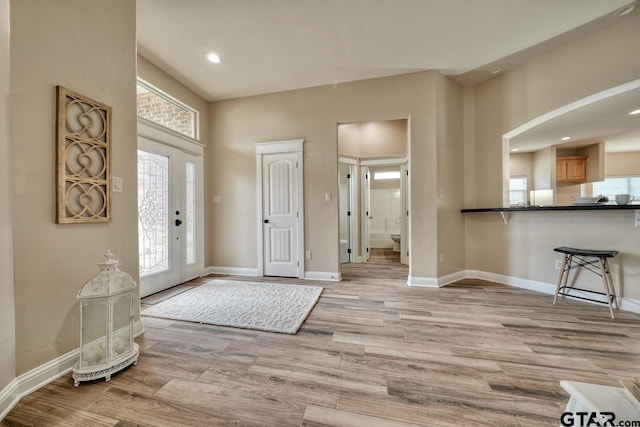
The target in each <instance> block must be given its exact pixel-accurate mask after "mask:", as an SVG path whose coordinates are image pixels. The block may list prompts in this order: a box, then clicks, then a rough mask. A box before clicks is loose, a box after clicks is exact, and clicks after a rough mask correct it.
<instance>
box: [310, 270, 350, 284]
mask: <svg viewBox="0 0 640 427" xmlns="http://www.w3.org/2000/svg"><path fill="white" fill-rule="evenodd" d="M304 278H305V280H324V281H326V282H339V281H341V280H342V274H341V273H340V272H337V273H332V272H330V271H305V272H304Z"/></svg>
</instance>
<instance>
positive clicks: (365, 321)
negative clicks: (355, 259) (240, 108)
mask: <svg viewBox="0 0 640 427" xmlns="http://www.w3.org/2000/svg"><path fill="white" fill-rule="evenodd" d="M342 275H343V281H342V282H340V283H327V282H311V281H298V280H295V279H276V278H265V279H256V278H238V277H235V278H231V279H237V280H252V281H253V280H265V281H278V280H281V281H282V282H286V283H302V284H319V285H321V286H324V287H325V290H324V292H323V294H322V296H321V298H320V300H319V302H318V303H317V305H316V306H315V308H314V309H313V311H312V312H311V314H310V316H309V317H308V319H307V321H306V322H305V323H304V325H303V326H302V328H301V329H300V331H299V332H298V333H297V334H296V335H284V334H275V333H266V332H259V331H251V330H242V329H234V328H225V327H217V326H210V325H201V324H197V323H189V322H180V321H173V320H165V319H156V318H143V320H144V325H145V329H146V332H145V334H144V335H143V336H141V337H139V338H137V339H136V341H137V342H138V343H139V344H140V347H141V356H140V360H139V363H138V364H137V365H136V366H132V367H130V368H128V369H126V370H125V371H123V372H121V373H119V374H118V375H116V376H114V377H113V379H112V380H111V381H109V382H103V381H97V382H95V383H91V384H82V385H81V386H80V387H78V388H75V387H73V382H72V380H71V375H70V374H69V375H65V376H63V377H62V378H60V379H58V380H56V381H54V382H53V383H51V384H50V385H48V386H46V387H44V388H42V389H40V390H38V391H36V392H34V393H32V394H30V395H29V396H27V397H25V398H24V399H23V400H22V401H21V402H20V403H19V404H18V405H17V406H16V407H15V408H14V409H13V410H12V411H11V412H10V413H9V414H8V416H7V417H6V418H5V419H4V420H3V421H2V422H1V423H0V424H1V425H3V426H27V425H28V426H119V427H127V426H218V425H234V426H245V425H249V426H251V425H265V426H408V425H413V426H415V425H420V426H434V425H437V426H472V425H484V426H538V425H559V419H560V414H561V413H562V412H563V408H564V407H565V405H566V402H567V400H568V396H567V395H566V393H565V392H564V391H563V390H562V389H561V388H560V386H559V381H560V380H563V379H565V380H574V381H583V382H592V383H598V384H604V385H612V386H617V385H618V383H617V381H618V380H620V379H626V378H629V377H632V376H637V375H639V374H640V340H639V338H640V328H638V325H640V318H639V317H638V316H636V315H634V314H631V313H628V312H623V311H619V312H617V314H616V316H617V318H616V319H615V320H611V319H610V318H609V314H608V310H607V308H606V307H604V306H598V305H593V304H588V303H584V302H581V301H576V300H570V299H563V300H561V301H560V302H559V304H558V306H557V307H553V306H552V305H551V301H552V297H551V296H549V295H544V294H539V293H535V292H530V291H526V290H522V289H516V288H511V287H507V286H502V285H497V284H494V283H489V282H482V281H476V280H464V281H461V282H458V283H456V284H454V285H452V286H447V287H445V288H441V289H430V288H416V287H408V286H407V285H406V277H407V268H406V267H405V266H401V265H400V264H398V263H393V262H380V263H376V262H370V263H366V264H354V265H344V266H343V267H342ZM223 277H224V276H223ZM206 281H207V278H204V279H199V280H196V281H194V282H190V283H189V284H188V285H190V286H197V285H199V284H202V283H204V282H206Z"/></svg>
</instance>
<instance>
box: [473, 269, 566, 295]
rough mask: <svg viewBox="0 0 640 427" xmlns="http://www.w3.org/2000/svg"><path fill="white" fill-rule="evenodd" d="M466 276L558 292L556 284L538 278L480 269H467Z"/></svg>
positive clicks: (538, 290)
mask: <svg viewBox="0 0 640 427" xmlns="http://www.w3.org/2000/svg"><path fill="white" fill-rule="evenodd" d="M465 277H466V278H468V279H481V280H488V281H490V282H496V283H502V284H503V285H509V286H513V287H516V288H521V289H528V290H530V291H536V292H542V293H545V294H550V295H553V294H554V293H555V292H556V285H555V284H552V283H546V282H538V281H536V280H529V279H522V278H520V277H514V276H504V275H502V274H496V273H489V272H486V271H479V270H466V271H465Z"/></svg>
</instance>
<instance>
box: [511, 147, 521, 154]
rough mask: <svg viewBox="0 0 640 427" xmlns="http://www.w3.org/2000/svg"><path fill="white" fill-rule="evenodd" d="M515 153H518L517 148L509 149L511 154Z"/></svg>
mask: <svg viewBox="0 0 640 427" xmlns="http://www.w3.org/2000/svg"><path fill="white" fill-rule="evenodd" d="M516 151H520V149H519V148H512V149H511V152H513V153H515V152H516Z"/></svg>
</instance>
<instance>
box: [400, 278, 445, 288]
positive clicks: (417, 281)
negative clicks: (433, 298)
mask: <svg viewBox="0 0 640 427" xmlns="http://www.w3.org/2000/svg"><path fill="white" fill-rule="evenodd" d="M407 285H409V286H422V287H425V288H437V287H438V279H436V278H433V277H416V276H409V277H408V278H407Z"/></svg>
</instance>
